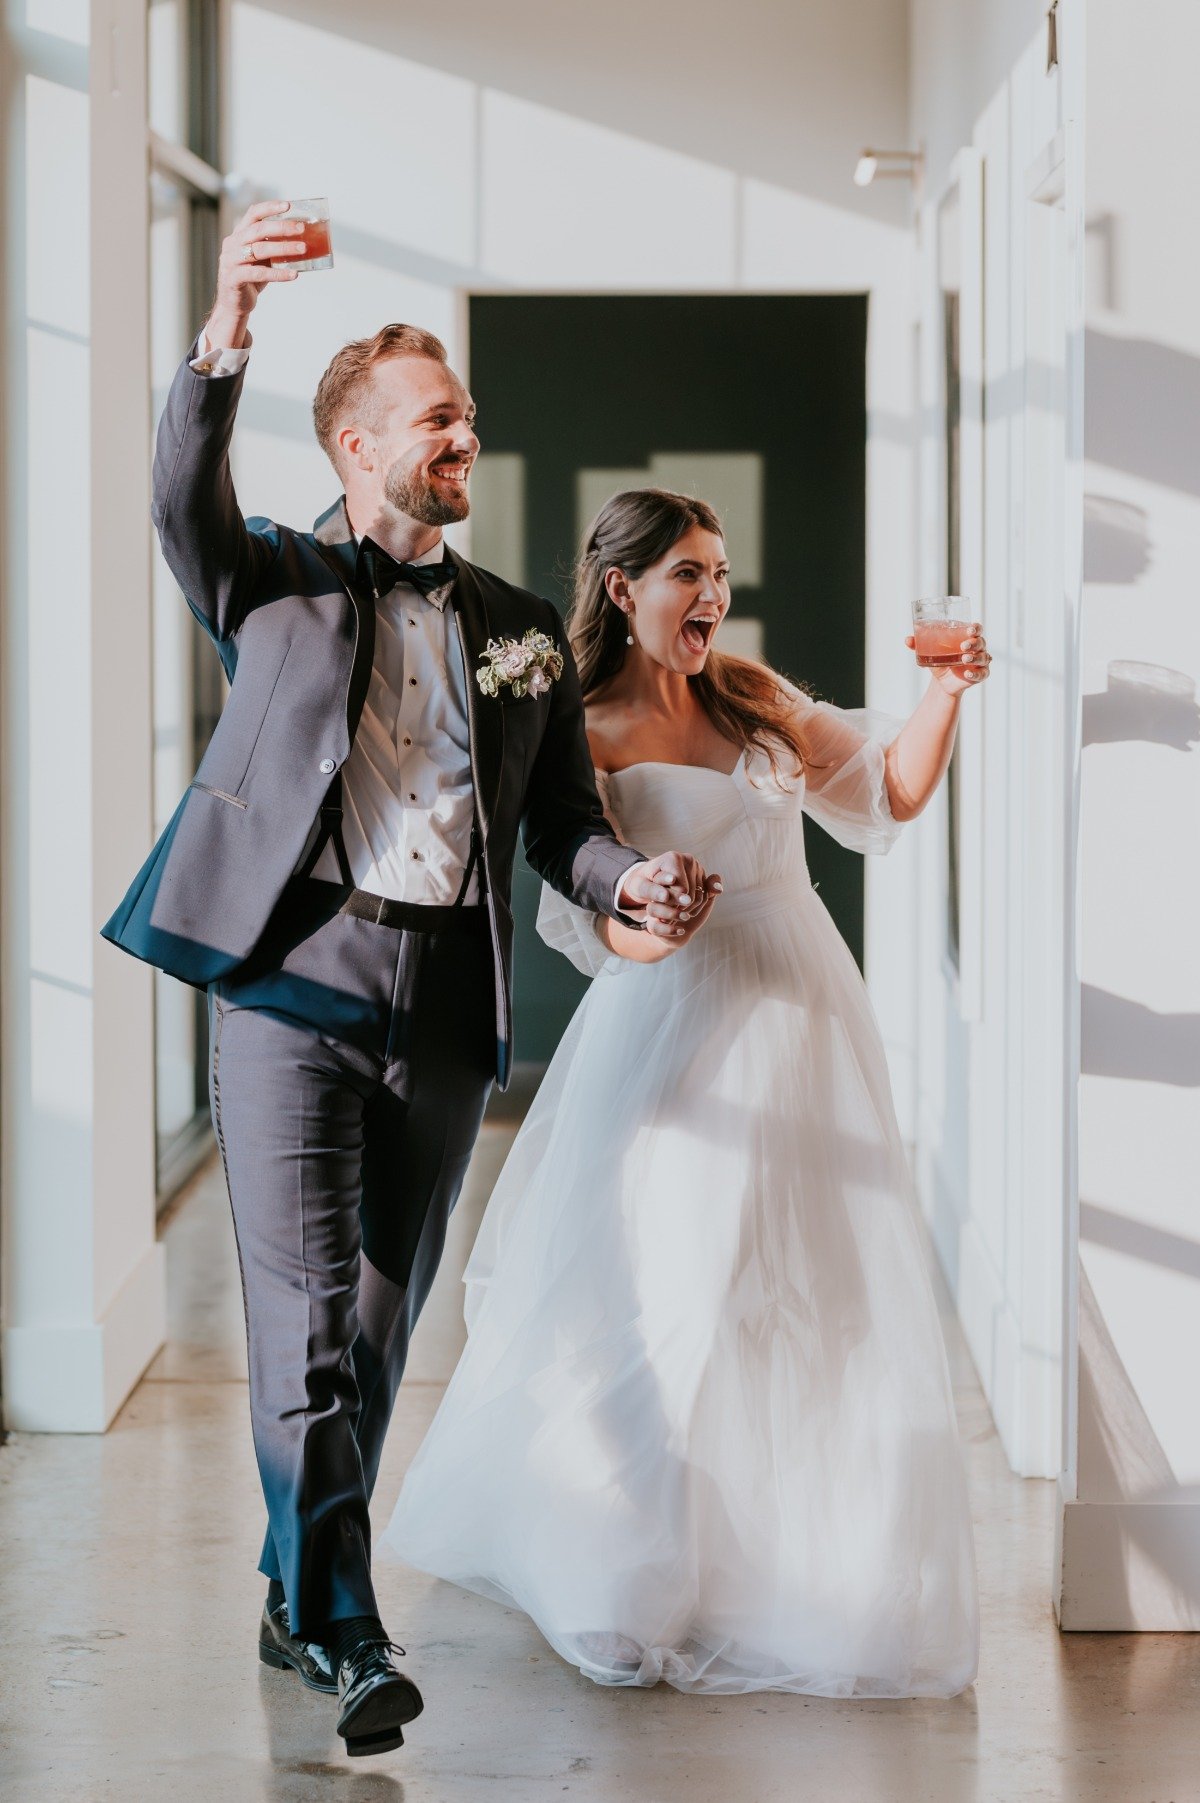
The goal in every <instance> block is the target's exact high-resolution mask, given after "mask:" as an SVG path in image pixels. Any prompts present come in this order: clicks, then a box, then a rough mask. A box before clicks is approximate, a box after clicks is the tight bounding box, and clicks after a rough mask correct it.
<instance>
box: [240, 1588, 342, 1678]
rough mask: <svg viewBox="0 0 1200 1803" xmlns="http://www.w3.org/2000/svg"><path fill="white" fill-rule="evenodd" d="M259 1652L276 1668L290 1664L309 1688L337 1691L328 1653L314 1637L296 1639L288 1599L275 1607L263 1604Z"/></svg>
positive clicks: (282, 1668)
mask: <svg viewBox="0 0 1200 1803" xmlns="http://www.w3.org/2000/svg"><path fill="white" fill-rule="evenodd" d="M258 1656H259V1658H260V1659H261V1660H262V1662H263V1664H264V1665H271V1666H274V1668H275V1670H276V1671H280V1672H282V1671H287V1670H288V1669H289V1667H290V1669H291V1670H292V1671H294V1672H298V1673H299V1674H300V1676H301V1677H302V1678H303V1680H304V1682H305V1683H306V1684H307V1685H308V1688H309V1689H310V1690H323V1691H324V1692H325V1693H326V1695H333V1694H334V1693H336V1691H337V1687H338V1684H337V1679H336V1678H335V1677H334V1675H333V1670H332V1668H331V1666H330V1664H329V1654H328V1653H327V1652H326V1650H325V1648H324V1647H323V1646H317V1644H316V1642H315V1641H312V1640H297V1638H296V1636H295V1635H294V1634H293V1633H292V1630H291V1626H290V1624H289V1622H288V1607H287V1604H286V1603H280V1604H279V1607H278V1608H277V1609H275V1610H271V1609H269V1608H264V1610H263V1613H262V1621H261V1622H260V1623H259V1628H258Z"/></svg>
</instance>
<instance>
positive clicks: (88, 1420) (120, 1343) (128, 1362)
mask: <svg viewBox="0 0 1200 1803" xmlns="http://www.w3.org/2000/svg"><path fill="white" fill-rule="evenodd" d="M165 1338H166V1258H165V1253H164V1250H163V1247H162V1245H161V1243H160V1242H158V1241H155V1242H154V1243H153V1244H152V1245H149V1246H147V1247H146V1249H145V1251H144V1252H143V1253H142V1256H141V1257H140V1258H139V1260H138V1261H137V1263H136V1264H135V1266H134V1268H133V1270H132V1271H131V1272H130V1273H129V1276H128V1277H127V1278H126V1279H125V1282H124V1283H123V1284H122V1285H121V1288H120V1289H119V1290H118V1292H117V1294H116V1295H115V1296H114V1297H113V1299H112V1301H111V1302H110V1303H109V1305H108V1307H107V1308H106V1309H105V1311H104V1314H103V1315H102V1316H101V1318H100V1320H99V1321H95V1322H90V1323H86V1324H84V1325H82V1326H72V1325H70V1324H65V1325H62V1326H50V1327H10V1328H8V1329H7V1331H6V1332H5V1335H4V1389H5V1397H4V1415H5V1424H6V1426H7V1427H8V1428H9V1429H10V1430H12V1431H13V1432H15V1433H23V1434H101V1433H103V1432H104V1430H105V1428H107V1427H108V1426H109V1424H110V1422H111V1421H112V1419H113V1417H114V1416H115V1415H116V1413H117V1410H118V1409H119V1408H120V1407H121V1404H122V1403H123V1402H124V1401H125V1398H126V1397H127V1396H128V1395H129V1392H130V1391H131V1390H132V1389H133V1386H134V1384H136V1382H137V1381H138V1378H139V1377H140V1376H141V1375H142V1373H143V1371H144V1370H145V1369H146V1367H147V1365H148V1364H149V1363H150V1360H151V1359H152V1358H153V1357H154V1355H155V1353H156V1352H157V1351H158V1349H159V1347H160V1346H161V1345H162V1343H163V1341H164V1339H165Z"/></svg>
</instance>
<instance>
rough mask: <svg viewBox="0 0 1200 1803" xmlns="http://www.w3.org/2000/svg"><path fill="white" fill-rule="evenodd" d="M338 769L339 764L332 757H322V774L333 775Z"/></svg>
mask: <svg viewBox="0 0 1200 1803" xmlns="http://www.w3.org/2000/svg"><path fill="white" fill-rule="evenodd" d="M336 769H337V765H336V764H335V763H334V761H333V759H332V758H322V759H321V774H322V776H332V775H333V773H334V771H335V770H336Z"/></svg>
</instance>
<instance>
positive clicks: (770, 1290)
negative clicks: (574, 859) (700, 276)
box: [386, 490, 990, 1697]
mask: <svg viewBox="0 0 1200 1803" xmlns="http://www.w3.org/2000/svg"><path fill="white" fill-rule="evenodd" d="M728 606H729V586H728V566H727V563H726V561H725V547H724V544H723V542H722V537H721V528H720V523H719V521H718V520H717V518H716V516H715V515H714V514H713V513H712V512H711V510H710V509H709V508H707V507H706V506H705V505H704V504H703V503H700V502H696V501H694V500H691V499H688V498H686V497H683V496H678V495H672V494H668V493H665V492H664V491H661V490H637V491H632V492H630V493H627V494H624V495H618V496H617V497H616V498H615V499H614V500H612V501H610V502H609V503H608V505H607V506H606V507H605V508H604V509H603V510H602V512H601V513H600V515H599V517H598V519H597V520H596V522H595V524H594V526H593V527H592V529H591V531H590V533H589V535H588V538H587V540H586V542H585V548H584V552H583V555H582V557H581V559H580V563H579V568H578V571H577V581H576V596H575V606H574V610H573V613H572V619H571V639H572V644H573V648H574V650H575V655H576V659H577V661H578V664H579V669H580V677H581V681H582V685H583V691H584V695H585V698H586V701H587V708H588V730H589V737H590V739H591V741H592V747H593V753H594V756H595V762H596V765H597V771H598V779H599V784H600V789H601V796H602V799H603V800H604V802H605V806H606V809H607V811H608V813H609V816H610V818H611V819H612V821H613V823H614V825H615V826H616V828H617V830H618V832H619V833H620V834H621V835H622V837H623V838H625V839H627V840H628V841H629V842H630V843H631V844H635V845H638V846H640V847H641V848H643V849H644V850H645V851H646V852H647V854H648V855H653V853H654V850H655V847H656V846H657V847H663V846H668V845H675V844H680V845H686V846H687V847H688V848H689V850H691V851H692V852H693V853H694V854H695V855H696V857H697V858H698V859H699V860H700V862H701V863H702V864H703V865H704V866H705V868H706V869H708V870H709V871H712V872H718V871H719V872H720V877H719V878H717V877H713V878H710V880H709V884H708V887H707V890H706V892H705V894H704V895H703V896H700V897H697V898H695V904H694V906H693V910H692V915H691V919H690V920H689V921H688V922H687V924H686V926H684V927H683V929H682V930H681V931H680V933H679V937H677V938H676V937H672V938H671V939H666V938H661V937H658V936H657V935H656V933H654V932H651V931H636V930H634V929H633V928H630V927H624V926H622V925H620V924H618V923H614V922H611V921H608V920H604V919H597V918H593V917H592V916H590V915H585V914H583V913H581V912H579V911H578V910H576V909H574V908H573V907H572V906H571V905H570V904H569V903H567V902H566V901H564V900H562V899H561V898H560V897H559V896H557V895H555V894H553V893H552V892H550V891H546V892H545V894H544V898H543V904H542V909H541V913H540V916H539V928H540V930H541V932H542V934H543V936H544V937H545V938H546V939H547V940H548V942H549V943H550V944H551V945H553V946H555V947H557V948H558V949H559V950H561V951H563V952H564V953H566V955H567V956H568V957H570V958H571V959H572V960H573V962H575V963H576V964H577V965H579V966H580V968H581V969H583V970H585V971H587V972H590V973H591V974H592V975H593V977H594V978H595V981H594V982H593V983H592V986H591V989H590V990H589V992H588V995H587V996H586V998H585V999H584V1001H583V1003H582V1004H581V1006H580V1008H579V1010H578V1012H577V1013H576V1015H575V1017H574V1019H573V1021H572V1022H571V1025H570V1027H569V1028H568V1030H567V1032H566V1034H565V1036H564V1038H563V1040H562V1043H561V1045H560V1046H559V1049H558V1052H557V1054H556V1056H555V1058H554V1060H553V1062H552V1064H551V1065H550V1068H549V1070H548V1072H547V1074H546V1077H545V1080H544V1082H543V1083H542V1086H541V1088H540V1090H539V1092H538V1095H537V1098H536V1100H535V1102H534V1104H533V1107H532V1108H531V1110H530V1113H529V1115H528V1118H527V1119H526V1121H525V1124H524V1126H523V1127H522V1129H521V1131H520V1133H519V1134H518V1135H517V1139H516V1142H515V1144H514V1146H513V1149H512V1152H511V1155H510V1156H509V1159H508V1162H507V1164H506V1165H505V1168H504V1170H503V1172H502V1174H501V1176H500V1179H499V1181H498V1183H497V1185H496V1189H495V1191H494V1193H493V1196H492V1199H491V1202H490V1204H489V1206H488V1209H487V1213H486V1216H485V1219H484V1222H483V1226H482V1229H481V1232H480V1235H479V1240H478V1242H477V1244H476V1246H475V1249H474V1251H473V1253H472V1256H471V1259H470V1262H469V1264H468V1267H467V1271H466V1284H467V1303H466V1315H467V1326H468V1335H469V1337H468V1343H467V1346H466V1350H465V1351H464V1353H463V1357H462V1360H461V1362H460V1364H459V1366H458V1369H457V1371H456V1372H455V1375H454V1377H453V1379H452V1381H451V1383H450V1386H449V1388H448V1390H447V1392H446V1395H445V1398H444V1400H443V1402H442V1405H441V1408H440V1410H439V1412H438V1414H437V1417H436V1419H435V1420H434V1422H433V1425H432V1427H431V1428H430V1431H429V1434H428V1436H427V1438H426V1440H425V1442H424V1444H423V1446H422V1447H421V1449H420V1451H419V1452H418V1454H417V1456H416V1458H415V1460H414V1461H413V1464H412V1466H411V1468H410V1470H409V1472H408V1476H407V1478H406V1481H405V1483H404V1487H403V1490H402V1492H401V1496H400V1500H399V1503H398V1504H397V1507H396V1512H395V1514H394V1516H393V1518H392V1521H391V1524H390V1526H389V1528H388V1530H387V1534H386V1539H387V1540H388V1541H389V1543H390V1544H391V1546H392V1547H393V1548H394V1549H395V1550H396V1551H397V1552H398V1553H399V1554H400V1556H401V1557H402V1558H403V1559H404V1560H405V1561H406V1562H407V1563H409V1564H410V1565H414V1566H417V1567H419V1568H420V1569H422V1570H424V1571H427V1572H431V1573H434V1574H435V1575H437V1576H439V1577H442V1578H448V1579H450V1580H452V1581H453V1582H454V1583H456V1584H460V1585H463V1586H465V1587H466V1588H468V1589H470V1590H474V1591H478V1592H481V1593H482V1594H483V1595H485V1596H488V1597H493V1598H495V1599H497V1600H499V1601H500V1602H502V1603H505V1604H508V1605H510V1606H515V1607H517V1608H519V1609H522V1610H524V1611H525V1612H526V1613H527V1614H528V1615H529V1616H531V1617H532V1619H533V1621H534V1622H535V1623H536V1624H537V1626H538V1628H539V1629H540V1630H541V1632H542V1634H543V1635H544V1636H545V1638H546V1639H547V1640H548V1641H549V1642H550V1644H551V1646H553V1647H554V1648H555V1649H556V1651H557V1652H558V1653H560V1654H561V1655H562V1657H563V1658H564V1659H567V1660H569V1661H571V1662H572V1663H573V1664H575V1665H577V1666H578V1667H579V1669H580V1671H582V1672H583V1673H585V1674H586V1675H587V1676H588V1677H590V1678H592V1679H594V1680H596V1681H597V1682H598V1683H602V1684H624V1685H649V1684H654V1683H656V1682H658V1681H659V1680H660V1679H664V1680H666V1682H667V1683H669V1684H672V1685H674V1686H675V1687H676V1688H678V1689H680V1690H695V1691H709V1692H719V1693H731V1692H741V1691H751V1690H760V1689H762V1690H785V1691H803V1692H808V1693H811V1694H815V1695H821V1696H839V1697H844V1696H859V1697H862V1696H871V1697H899V1696H950V1695H953V1694H954V1693H956V1692H957V1691H960V1690H962V1689H963V1688H964V1687H966V1686H967V1685H969V1684H970V1683H971V1682H972V1680H973V1678H974V1675H975V1670H976V1661H977V1649H978V1622H977V1604H976V1593H975V1572H974V1556H973V1549H972V1541H971V1529H970V1521H969V1516H968V1512H967V1501H966V1493H965V1483H964V1474H963V1469H962V1461H961V1457H960V1452H959V1446H958V1440H957V1434H956V1429H955V1420H954V1409H953V1402H952V1398H951V1392H950V1385H949V1380H948V1374H947V1369H946V1360H945V1352H944V1349H943V1344H942V1339H941V1333H940V1329H939V1326H938V1321H937V1316H936V1312H935V1305H934V1300H933V1295H932V1291H931V1288H930V1284H929V1280H928V1276H927V1274H926V1269H925V1265H924V1261H923V1255H922V1248H921V1242H920V1237H919V1233H918V1229H917V1226H916V1224H915V1221H914V1216H913V1212H912V1204H911V1197H910V1182H909V1176H908V1171H907V1167H906V1163H905V1157H904V1151H903V1148H902V1145H901V1141H900V1136H899V1132H898V1129H897V1124H896V1118H895V1113H894V1109H893V1104H892V1097H891V1092H890V1088H889V1084H888V1074H887V1068H886V1063H885V1059H884V1052H883V1046H882V1043H881V1041H880V1036H879V1031H878V1028H877V1026H876V1023H875V1020H874V1016H873V1014H872V1011H871V1007H870V1004H869V1002H868V999H867V994H866V990H865V987H864V985H863V981H862V978H861V977H860V975H859V972H858V969H857V966H856V965H855V963H854V960H853V958H852V957H851V954H850V952H849V950H848V949H847V947H846V945H845V943H844V942H843V940H842V939H841V937H840V936H839V934H838V932H837V929H836V928H835V927H834V925H833V922H832V921H831V919H830V917H829V915H828V913H827V912H826V910H825V907H824V905H823V904H822V902H821V901H820V900H819V898H818V897H817V895H816V894H815V893H814V891H813V888H812V885H811V882H810V880H809V875H808V870H807V866H806V863H805V855H804V828H803V816H804V814H805V813H808V814H809V815H811V816H812V818H813V819H814V820H817V821H819V822H820V824H821V825H822V826H823V827H825V828H826V830H827V831H829V832H830V833H832V834H833V836H834V837H835V838H836V839H838V840H839V841H840V842H841V843H842V844H843V845H847V846H850V847H851V848H853V849H854V850H858V851H864V852H868V851H870V852H882V851H886V850H887V849H888V847H889V846H890V844H891V843H892V841H893V839H894V838H895V836H896V834H897V832H898V831H899V823H900V822H901V821H903V820H906V819H910V818H911V817H912V816H913V815H914V814H915V813H917V812H919V810H920V808H921V807H922V806H924V804H925V802H926V801H927V800H928V799H929V796H930V795H931V794H932V793H933V790H934V788H935V787H936V785H937V783H938V782H939V781H940V779H941V777H942V775H943V774H944V771H945V767H946V764H947V762H948V759H949V756H950V751H951V749H952V745H953V739H954V732H955V726H956V723H957V715H958V706H959V698H960V696H961V695H962V694H963V693H964V692H965V691H966V690H967V689H968V688H969V687H971V686H972V685H973V684H975V683H978V682H979V681H981V680H982V679H983V678H984V677H985V676H986V675H987V671H988V665H989V662H990V659H989V657H988V654H987V651H986V647H985V645H984V641H983V638H982V637H981V636H980V634H979V630H978V628H977V627H976V628H972V630H971V632H970V634H969V636H968V638H967V639H966V640H965V641H964V642H963V646H962V663H961V664H956V665H953V666H951V667H949V668H946V669H941V670H938V671H936V672H932V673H931V680H930V684H929V688H928V691H927V693H926V695H925V697H924V699H923V700H922V702H921V703H920V705H919V707H918V708H917V710H916V712H915V713H914V714H913V716H912V718H911V719H910V720H909V721H908V722H907V723H905V724H903V725H901V723H900V722H897V721H886V720H882V719H879V718H878V717H872V716H869V715H867V714H865V713H863V712H859V711H855V712H844V711H842V710H840V709H838V708H835V707H831V706H828V705H826V704H825V703H823V702H816V701H813V700H812V699H810V698H809V697H808V696H807V695H806V694H804V693H803V692H802V691H800V690H799V689H797V688H794V687H792V686H791V685H790V684H788V683H786V682H784V680H783V679H782V678H779V677H777V676H775V675H774V674H773V673H771V672H769V671H767V670H765V669H763V668H762V667H761V666H758V665H755V664H751V663H748V662H745V661H743V660H741V659H736V658H727V657H723V656H722V654H721V653H720V652H718V651H714V650H713V640H714V637H715V636H716V634H717V631H718V629H719V626H720V622H721V620H722V619H723V618H724V615H725V613H726V611H727V609H728ZM911 643H912V641H911V639H910V640H909V644H910V645H911Z"/></svg>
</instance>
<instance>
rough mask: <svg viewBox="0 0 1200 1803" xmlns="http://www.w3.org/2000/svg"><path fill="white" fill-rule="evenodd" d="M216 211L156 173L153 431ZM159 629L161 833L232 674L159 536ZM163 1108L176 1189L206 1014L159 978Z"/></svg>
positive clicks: (210, 251) (205, 264)
mask: <svg viewBox="0 0 1200 1803" xmlns="http://www.w3.org/2000/svg"><path fill="white" fill-rule="evenodd" d="M215 238H216V209H215V207H213V206H212V205H211V204H209V203H208V202H206V201H201V200H197V199H195V198H194V197H192V196H189V195H186V194H184V193H182V192H181V191H180V190H179V189H178V188H177V187H176V186H175V185H174V183H173V182H171V181H170V180H169V179H168V178H167V177H165V176H164V175H162V174H160V173H157V172H156V173H153V174H152V175H151V177H150V381H151V396H152V419H151V421H150V429H151V433H152V435H153V434H154V433H156V432H157V426H158V418H159V415H160V414H161V412H162V409H163V406H164V404H165V402H166V398H167V392H168V390H169V388H170V384H171V380H172V378H173V376H174V374H175V370H176V367H177V366H178V363H179V360H180V357H181V356H182V355H183V353H184V352H185V351H186V349H187V348H188V344H189V342H190V341H191V339H192V337H193V335H194V333H195V330H196V323H197V318H198V313H199V311H200V310H201V309H202V303H201V302H200V301H199V287H198V282H197V278H198V277H199V276H200V275H201V271H202V272H203V274H202V278H201V279H202V281H205V282H206V281H207V280H209V279H210V272H211V270H212V268H213V266H214V263H215V249H214V245H215ZM152 546H153V554H152V564H151V580H152V595H151V598H152V618H153V634H154V830H155V833H156V834H157V833H160V832H161V831H162V830H163V828H164V827H165V826H166V825H167V823H168V821H169V820H170V818H171V815H172V813H173V812H174V810H175V808H176V807H177V806H178V803H179V798H180V796H181V795H182V794H183V793H184V791H185V789H186V788H187V785H188V783H189V782H190V781H191V779H192V776H193V775H194V773H195V769H196V765H197V763H198V762H199V760H200V757H201V755H202V754H203V751H204V747H205V746H206V745H207V743H208V739H209V736H210V734H211V732H212V729H213V726H214V724H215V721H216V717H217V715H218V714H219V712H220V705H221V699H222V695H223V681H222V678H221V676H220V669H219V666H218V665H217V663H216V659H215V658H214V657H213V655H212V651H211V648H210V647H208V646H207V645H206V644H204V643H202V635H201V633H200V631H199V628H198V627H197V626H196V623H195V621H194V620H193V618H192V616H191V614H190V613H189V611H188V608H187V605H186V603H185V601H184V599H183V596H182V595H181V594H180V592H179V588H178V585H177V584H176V582H175V578H174V577H173V576H172V574H171V571H170V570H169V569H168V567H167V564H166V561H165V559H164V558H163V555H162V552H161V550H160V549H159V545H158V540H157V538H154V539H153V540H152ZM154 1016H155V1066H156V1071H155V1078H156V1084H155V1098H156V1099H155V1107H156V1125H157V1136H158V1160H159V1187H160V1190H161V1191H162V1192H163V1193H164V1195H169V1194H170V1192H171V1190H172V1188H173V1187H175V1186H176V1184H177V1182H178V1181H179V1180H180V1178H182V1177H183V1176H185V1175H186V1174H187V1171H188V1154H189V1153H190V1152H191V1150H192V1149H193V1148H194V1147H195V1146H196V1145H197V1144H201V1143H203V1140H204V1136H205V1134H206V1127H205V1121H206V1117H207V1099H206V1095H205V1087H206V1072H207V1013H206V1009H205V1005H204V999H203V997H202V996H200V995H198V994H197V993H196V991H195V990H193V989H189V988H187V987H186V986H185V985H183V984H181V983H177V982H175V981H174V979H173V978H170V977H165V976H163V975H162V974H161V973H156V975H155V986H154Z"/></svg>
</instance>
